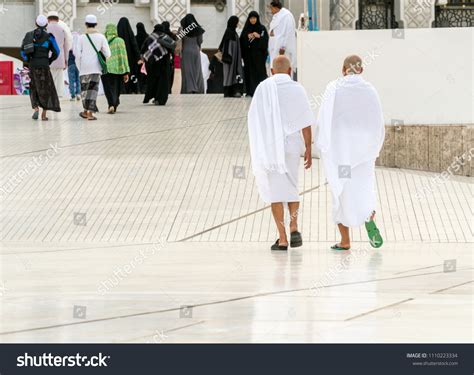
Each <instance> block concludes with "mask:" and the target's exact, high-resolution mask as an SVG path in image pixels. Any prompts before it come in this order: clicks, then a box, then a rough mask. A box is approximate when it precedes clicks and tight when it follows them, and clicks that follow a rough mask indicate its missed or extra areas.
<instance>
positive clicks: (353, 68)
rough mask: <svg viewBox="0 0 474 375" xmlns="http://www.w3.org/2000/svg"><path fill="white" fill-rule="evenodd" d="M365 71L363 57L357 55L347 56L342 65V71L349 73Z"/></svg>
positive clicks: (345, 73)
mask: <svg viewBox="0 0 474 375" xmlns="http://www.w3.org/2000/svg"><path fill="white" fill-rule="evenodd" d="M363 71H364V68H363V67H362V59H361V58H360V57H359V56H357V55H351V56H347V57H346V58H345V60H344V65H343V67H342V73H343V74H344V75H348V74H361V73H362V72H363Z"/></svg>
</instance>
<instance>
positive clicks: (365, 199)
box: [317, 75, 385, 227]
mask: <svg viewBox="0 0 474 375" xmlns="http://www.w3.org/2000/svg"><path fill="white" fill-rule="evenodd" d="M323 98H324V99H323V102H322V103H321V108H320V111H319V117H318V127H319V134H318V139H317V147H318V149H319V150H320V153H321V159H322V162H323V167H324V172H325V175H326V178H327V180H328V183H329V186H330V187H331V191H332V196H333V219H334V222H335V223H336V224H343V225H345V226H347V227H358V226H360V225H362V224H363V223H364V222H365V221H366V220H367V218H368V217H369V216H370V214H371V213H372V211H373V210H374V209H375V206H376V194H375V159H376V158H377V157H378V155H379V152H380V149H381V148H382V145H383V141H384V137H385V128H384V119H383V113H382V106H381V104H380V99H379V96H378V94H377V91H376V90H375V88H374V87H373V86H372V85H371V84H370V83H368V82H367V81H365V80H364V79H363V78H362V76H360V75H348V76H346V77H344V78H341V79H339V80H337V81H333V82H331V83H330V84H329V85H328V87H327V89H326V92H325V93H324V96H323Z"/></svg>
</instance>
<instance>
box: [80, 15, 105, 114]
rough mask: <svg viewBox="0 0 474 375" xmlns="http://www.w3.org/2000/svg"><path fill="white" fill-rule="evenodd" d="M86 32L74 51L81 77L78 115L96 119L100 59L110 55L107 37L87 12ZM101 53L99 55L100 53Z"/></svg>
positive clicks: (100, 68) (100, 69)
mask: <svg viewBox="0 0 474 375" xmlns="http://www.w3.org/2000/svg"><path fill="white" fill-rule="evenodd" d="M85 23H86V33H85V34H83V35H81V37H80V38H79V42H78V46H77V50H75V51H74V55H75V56H76V64H77V68H78V69H79V76H80V79H81V98H82V106H83V107H84V111H82V112H81V113H80V114H79V116H81V117H82V118H84V119H86V120H97V118H96V117H95V116H94V113H95V112H98V111H99V109H98V108H97V94H98V92H99V83H100V76H101V75H102V73H103V66H102V64H101V61H100V60H99V56H100V59H102V61H103V62H105V60H106V59H108V58H109V57H110V48H109V44H108V43H107V39H105V36H103V35H102V34H101V33H99V32H98V31H97V29H96V26H97V17H96V16H94V15H93V14H89V15H87V16H86V18H85ZM100 54H101V55H100Z"/></svg>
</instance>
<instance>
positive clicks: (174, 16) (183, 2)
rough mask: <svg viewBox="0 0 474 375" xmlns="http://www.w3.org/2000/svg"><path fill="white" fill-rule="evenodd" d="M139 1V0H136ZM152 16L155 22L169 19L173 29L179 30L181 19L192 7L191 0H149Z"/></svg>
mask: <svg viewBox="0 0 474 375" xmlns="http://www.w3.org/2000/svg"><path fill="white" fill-rule="evenodd" d="M135 1H138V0H135ZM149 1H151V4H150V18H151V20H152V21H153V22H154V23H158V22H163V21H168V22H169V23H170V25H171V30H178V28H179V27H180V21H181V19H182V18H183V17H184V16H185V15H186V13H188V12H189V11H190V9H191V1H190V0H149Z"/></svg>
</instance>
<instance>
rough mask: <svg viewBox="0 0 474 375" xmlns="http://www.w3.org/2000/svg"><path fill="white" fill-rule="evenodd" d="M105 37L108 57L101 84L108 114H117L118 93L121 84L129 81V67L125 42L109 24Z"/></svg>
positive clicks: (115, 28)
mask: <svg viewBox="0 0 474 375" xmlns="http://www.w3.org/2000/svg"><path fill="white" fill-rule="evenodd" d="M105 37H106V39H107V42H108V43H109V48H110V57H109V58H108V59H107V73H106V74H103V75H102V77H101V79H102V84H103V86H104V93H105V97H106V98H107V103H108V106H109V110H108V113H110V114H114V113H115V112H117V107H118V106H119V104H120V92H121V89H122V85H123V82H125V83H127V82H128V80H129V74H130V67H129V65H128V59H127V49H126V47H125V42H124V41H123V39H122V38H120V37H119V36H118V35H117V26H115V25H114V24H113V23H109V24H107V25H106V26H105Z"/></svg>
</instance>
